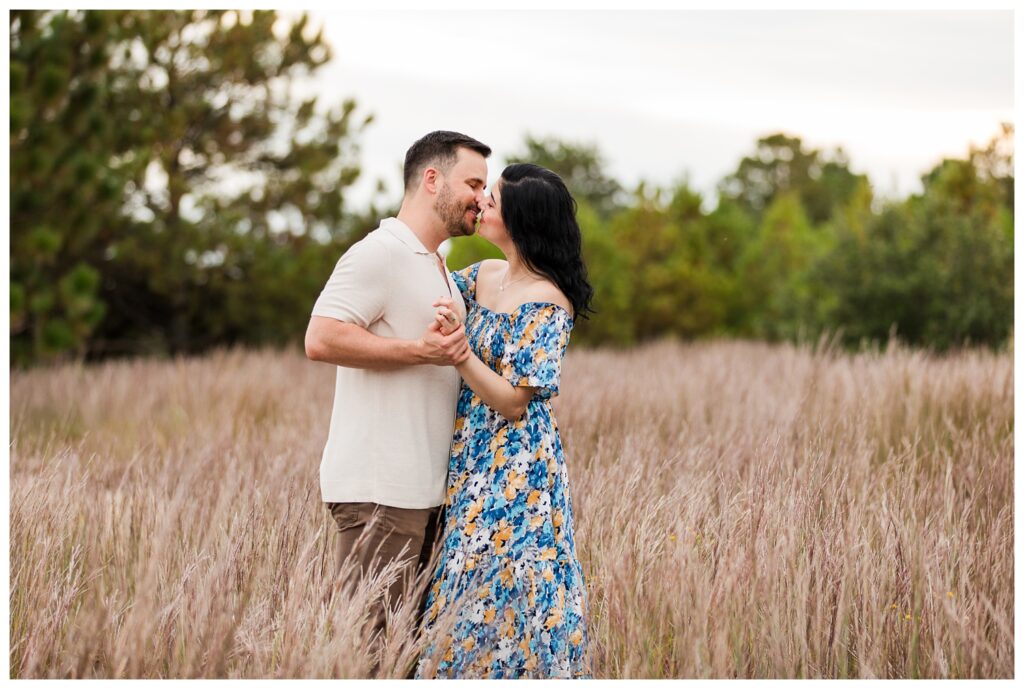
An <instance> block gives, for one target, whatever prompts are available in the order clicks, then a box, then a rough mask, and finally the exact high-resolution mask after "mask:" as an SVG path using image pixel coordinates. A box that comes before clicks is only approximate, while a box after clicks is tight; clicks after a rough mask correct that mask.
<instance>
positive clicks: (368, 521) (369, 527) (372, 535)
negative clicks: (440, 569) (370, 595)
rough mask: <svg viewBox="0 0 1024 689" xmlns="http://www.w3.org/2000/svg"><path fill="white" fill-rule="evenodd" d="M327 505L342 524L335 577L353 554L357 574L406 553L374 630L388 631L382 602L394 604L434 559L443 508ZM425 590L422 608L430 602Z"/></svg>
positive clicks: (372, 570)
mask: <svg viewBox="0 0 1024 689" xmlns="http://www.w3.org/2000/svg"><path fill="white" fill-rule="evenodd" d="M327 509H329V510H330V511H331V516H332V517H334V522H335V524H337V527H338V546H337V551H336V552H337V560H336V563H335V578H337V574H338V573H339V572H340V571H341V568H342V565H344V563H345V562H346V560H348V559H349V558H355V559H356V561H357V562H358V566H357V567H355V568H354V569H353V573H354V574H355V575H357V576H362V575H365V574H367V573H369V574H376V573H377V572H380V571H381V570H382V569H383V568H384V567H385V566H386V565H387V564H388V563H390V562H392V561H394V560H397V559H398V558H399V556H401V558H402V562H403V564H404V566H403V568H402V576H400V577H399V578H398V579H397V580H396V581H395V582H394V583H393V584H391V586H390V587H389V588H388V590H387V592H386V595H385V598H384V600H383V601H382V602H381V605H380V606H379V607H378V609H377V610H376V611H375V621H374V630H375V631H377V632H383V630H384V620H385V616H384V608H383V606H384V605H387V606H388V607H390V608H392V609H393V608H394V606H395V605H396V604H397V603H398V601H400V600H401V599H402V596H403V595H404V594H405V591H406V588H407V587H408V586H409V585H410V583H411V581H412V580H413V579H414V578H415V577H416V576H417V575H418V574H419V573H420V572H422V571H423V570H424V569H425V568H426V566H427V564H428V563H429V562H430V556H431V553H432V552H433V549H434V541H435V538H436V537H437V533H438V528H437V525H438V521H439V513H440V511H441V508H440V507H430V508H427V509H421V510H416V509H405V508H401V507H391V506H389V505H378V504H376V503H373V502H329V503H327ZM403 549H404V553H403ZM425 593H426V592H424V596H423V599H421V600H420V601H419V607H418V609H419V610H422V608H423V604H424V603H425V602H426V600H425V599H426V596H425Z"/></svg>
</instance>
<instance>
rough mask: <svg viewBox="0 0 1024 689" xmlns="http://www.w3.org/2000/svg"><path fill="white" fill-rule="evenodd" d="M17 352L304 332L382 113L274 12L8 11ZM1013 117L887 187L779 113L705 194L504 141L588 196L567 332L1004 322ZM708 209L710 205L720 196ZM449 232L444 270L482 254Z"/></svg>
mask: <svg viewBox="0 0 1024 689" xmlns="http://www.w3.org/2000/svg"><path fill="white" fill-rule="evenodd" d="M10 35H11V47H10V51H11V67H10V76H11V79H10V83H11V87H10V93H11V98H10V107H11V116H10V132H11V139H10V152H11V156H10V170H11V182H10V185H11V186H10V191H11V194H10V197H11V216H10V223H11V244H10V248H11V275H10V294H11V305H10V314H11V333H10V335H11V340H10V341H11V354H12V361H13V362H14V363H15V364H16V365H28V364H33V363H43V362H48V361H53V360H58V359H62V358H68V357H75V358H83V357H85V358H102V357H107V356H122V355H138V354H178V353H196V352H201V351H203V350H205V349H208V348H210V347H213V346H221V345H271V344H273V345H284V344H287V343H292V342H300V341H301V339H302V334H303V332H304V330H305V325H306V323H307V321H308V317H309V311H310V308H311V306H312V303H313V301H314V300H315V299H316V296H317V295H318V294H319V291H320V289H321V288H322V286H323V284H324V282H325V281H326V279H327V277H328V276H329V275H330V272H331V270H332V268H333V266H334V263H335V262H336V261H337V259H338V257H339V256H340V255H341V254H342V253H343V252H344V251H345V250H346V249H347V248H348V247H349V246H350V245H351V244H352V243H354V242H355V241H357V240H358V239H360V238H361V237H362V236H364V235H365V234H366V233H367V232H369V231H371V230H372V229H374V228H375V227H376V225H377V222H378V220H379V219H380V218H381V217H384V216H386V215H389V214H393V213H394V212H395V211H396V209H397V207H396V204H397V199H390V200H388V201H378V200H376V199H380V198H386V196H387V195H386V193H385V191H386V190H384V189H383V188H381V189H380V192H381V193H380V194H379V195H378V196H377V197H375V200H374V201H371V202H370V203H369V204H367V206H366V207H364V208H351V207H349V205H347V204H346V199H345V196H346V190H347V189H348V188H349V187H350V186H351V185H352V184H353V183H354V182H355V181H356V179H357V178H358V176H359V173H360V169H359V163H358V158H359V137H360V135H361V133H362V132H363V131H364V130H365V128H366V127H368V126H370V125H371V124H372V116H370V115H368V114H365V113H362V112H360V111H359V108H358V106H357V104H356V103H355V102H354V101H353V100H351V99H350V100H346V101H344V102H343V103H341V104H340V105H337V106H334V107H327V106H325V105H324V103H323V102H322V99H318V98H315V97H311V98H308V99H305V100H303V99H298V98H296V97H294V95H293V92H294V90H295V87H296V84H298V82H299V81H301V80H302V79H303V78H305V77H307V76H308V75H310V74H312V73H313V72H315V71H316V70H317V69H318V68H320V67H321V66H322V65H324V64H325V63H326V62H328V61H329V60H330V59H331V54H332V52H331V47H330V46H329V45H328V44H327V43H326V42H325V41H324V38H323V36H322V34H320V33H319V32H318V31H316V30H314V29H313V27H312V26H311V25H310V23H309V22H308V20H307V19H306V18H305V17H302V18H300V19H298V20H296V21H293V22H290V23H288V22H285V21H283V20H282V18H281V17H279V16H278V15H277V14H276V13H274V12H272V11H251V12H237V11H206V10H196V11H133V10H124V11H121V10H118V11H75V12H66V11H23V10H14V11H12V12H11V13H10ZM1012 156H1013V130H1012V128H1011V127H1010V126H1009V125H1004V126H1003V128H1002V131H1001V132H1000V133H999V134H998V135H997V136H996V137H994V138H993V139H992V141H991V142H990V143H989V144H988V145H987V146H986V147H983V148H978V149H974V148H972V149H970V150H969V151H968V152H967V153H966V155H965V157H964V158H962V159H950V160H944V161H942V162H941V163H940V164H938V165H937V166H936V167H935V168H934V169H933V170H931V171H929V172H928V173H926V174H925V175H924V176H923V178H922V182H923V190H922V192H921V193H919V194H915V195H912V196H910V197H909V198H906V199H899V200H886V199H879V198H876V197H875V195H874V193H873V189H872V186H871V184H870V181H869V180H868V179H867V177H866V176H864V175H862V174H858V173H856V172H854V171H853V170H852V169H851V167H850V163H849V160H848V158H847V156H846V155H845V153H844V152H843V151H841V150H832V151H820V150H815V149H812V148H809V147H807V146H806V145H805V144H804V143H803V142H802V141H801V140H800V138H798V137H795V136H791V135H786V134H773V135H771V136H766V137H764V138H762V139H760V140H758V141H757V142H756V143H755V144H754V146H753V150H752V151H751V152H750V155H749V156H747V157H744V158H743V159H742V160H741V161H740V162H739V164H738V166H737V169H736V170H735V172H733V173H732V174H730V175H728V176H727V177H726V178H725V179H724V180H722V183H721V184H720V186H719V189H718V193H717V198H716V199H708V198H704V197H703V196H702V195H701V194H699V193H697V192H696V191H694V190H693V189H692V188H691V187H690V186H689V185H688V184H687V183H686V182H685V181H683V182H680V183H678V184H676V185H674V186H671V187H669V188H652V187H649V186H648V185H645V184H640V185H638V186H637V187H636V188H634V189H631V190H627V189H625V188H624V187H623V186H622V185H621V184H620V183H619V182H618V181H617V180H615V179H613V178H612V177H610V176H609V175H608V174H607V173H606V171H605V164H604V161H603V159H602V156H601V153H600V151H599V150H598V149H597V148H596V146H594V145H592V144H586V143H579V142H567V141H560V140H557V139H550V138H548V139H545V138H535V137H532V136H527V137H526V140H525V141H524V145H523V149H522V150H521V151H520V152H519V154H518V155H517V156H515V158H514V159H516V160H528V161H531V162H535V163H538V164H540V165H544V166H546V167H549V168H551V169H553V170H555V171H556V172H558V173H559V174H561V175H562V176H563V177H564V178H565V179H566V181H567V183H568V185H569V187H570V189H571V190H572V191H573V193H574V195H575V197H576V198H577V200H578V202H579V219H580V224H581V228H582V230H583V234H584V251H585V254H586V259H587V263H588V267H589V270H590V275H591V279H592V282H593V284H594V286H595V288H596V300H595V306H596V308H597V309H598V313H597V314H595V315H594V316H593V317H592V319H591V320H589V321H581V322H580V323H579V324H578V326H577V329H576V333H575V334H574V338H576V339H577V340H578V341H581V342H585V343H590V344H612V345H629V344H633V343H637V342H643V341H646V340H650V339H652V338H658V337H665V336H675V337H680V338H687V339H690V338H701V337H745V338H763V339H770V340H780V339H793V338H805V337H817V336H819V335H820V334H822V333H836V334H838V335H839V336H840V338H841V339H842V341H844V342H846V343H848V344H849V345H851V346H857V345H860V344H861V343H862V342H865V341H885V340H886V339H887V338H889V337H890V336H892V335H893V334H895V335H896V336H897V337H899V338H900V339H902V340H904V341H906V342H909V343H911V344H915V345H920V346H927V347H932V348H936V349H946V348H949V347H954V346H960V345H964V344H984V345H989V346H1001V345H1003V344H1004V343H1006V341H1007V338H1008V337H1011V336H1012V330H1011V328H1012V305H1013V273H1012V268H1013V166H1012ZM712 206H713V207H712ZM492 255H494V254H493V250H492V249H491V248H490V247H489V246H487V245H486V243H484V242H483V240H480V239H479V238H468V239H464V240H456V241H455V242H453V246H452V249H451V254H450V256H449V259H448V260H449V265H450V266H451V267H453V268H457V267H460V266H462V265H466V264H468V263H470V262H472V261H474V260H479V259H480V258H483V257H487V256H492Z"/></svg>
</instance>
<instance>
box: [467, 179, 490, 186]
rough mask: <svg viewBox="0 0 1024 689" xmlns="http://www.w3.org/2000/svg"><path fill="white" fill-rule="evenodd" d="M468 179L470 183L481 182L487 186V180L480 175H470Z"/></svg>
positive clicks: (480, 183)
mask: <svg viewBox="0 0 1024 689" xmlns="http://www.w3.org/2000/svg"><path fill="white" fill-rule="evenodd" d="M467 181H468V182H469V183H470V184H474V183H475V184H479V185H481V186H487V182H485V181H484V180H482V179H480V178H479V177H470V178H469V179H468V180H467Z"/></svg>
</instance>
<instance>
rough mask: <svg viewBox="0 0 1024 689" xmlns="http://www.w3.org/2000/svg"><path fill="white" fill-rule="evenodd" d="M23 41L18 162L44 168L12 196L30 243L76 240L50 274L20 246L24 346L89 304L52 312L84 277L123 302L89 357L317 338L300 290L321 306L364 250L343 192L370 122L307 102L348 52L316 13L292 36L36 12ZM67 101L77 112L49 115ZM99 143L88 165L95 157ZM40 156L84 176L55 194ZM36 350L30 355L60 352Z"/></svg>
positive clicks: (262, 19)
mask: <svg viewBox="0 0 1024 689" xmlns="http://www.w3.org/2000/svg"><path fill="white" fill-rule="evenodd" d="M11 33H12V48H11V50H12V74H16V73H17V74H18V75H19V76H18V77H17V79H15V80H13V81H15V82H17V84H18V85H19V89H18V90H17V97H13V96H12V103H14V102H17V106H16V107H13V108H12V110H14V111H16V112H17V113H19V114H18V115H17V116H12V155H11V158H12V167H13V168H15V169H17V168H20V167H22V166H24V167H29V168H30V169H31V166H32V165H35V166H36V167H37V168H39V169H38V170H36V175H35V177H34V178H31V179H29V178H25V179H24V180H23V179H22V178H19V177H18V176H17V175H14V174H12V180H16V181H13V182H12V191H15V189H14V187H15V186H19V187H20V186H23V188H18V189H17V193H14V194H12V208H13V209H14V213H13V214H12V216H13V217H12V220H13V221H12V226H13V227H12V234H13V235H14V236H16V237H18V238H22V237H29V236H32V235H33V234H35V235H36V236H37V237H40V236H41V237H43V239H44V240H45V239H46V237H47V235H46V234H45V231H49V232H51V233H52V234H53V236H55V237H57V238H58V240H57V241H56V242H53V241H49V242H48V241H36V244H37V245H40V246H42V247H43V248H47V247H52V246H53V245H54V244H55V243H56V244H57V246H58V247H59V248H58V249H56V256H55V258H54V259H53V260H52V265H53V267H52V268H47V269H45V270H41V269H40V268H39V266H40V265H43V264H42V263H41V260H42V259H40V258H36V260H35V261H34V262H30V261H29V260H25V259H28V258H29V257H32V256H36V257H39V256H41V255H42V254H41V253H40V251H36V252H35V254H33V253H32V251H31V247H32V246H34V245H33V244H32V243H31V242H30V241H28V240H27V239H26V240H23V241H20V242H18V243H16V248H15V249H14V253H15V254H16V255H17V256H18V261H17V263H18V264H19V265H18V268H17V270H15V269H13V268H12V315H15V314H16V315H17V316H18V318H12V323H15V322H16V323H17V324H18V325H17V327H18V330H15V329H14V328H13V327H12V337H14V338H15V339H16V340H26V341H33V340H34V339H38V336H37V335H36V333H37V332H38V331H40V330H41V329H42V330H43V331H44V332H45V328H46V327H47V326H46V322H47V321H48V320H53V318H52V317H51V315H52V314H56V316H58V317H59V316H62V315H63V314H65V313H68V312H71V311H72V310H73V309H71V308H70V307H69V306H67V305H66V304H58V305H56V306H52V307H50V306H47V304H49V303H54V302H55V300H52V299H51V300H46V299H44V298H43V297H44V296H45V292H44V291H41V290H40V285H46V284H60V283H59V280H54V279H53V277H54V276H55V275H61V274H70V271H71V270H72V269H74V270H77V273H75V275H76V277H75V279H74V280H69V281H68V286H69V287H68V289H77V290H84V289H92V290H93V292H92V293H91V294H90V298H92V299H94V300H95V301H96V302H97V303H104V302H105V303H106V304H107V305H108V306H109V307H111V308H108V309H107V313H108V315H107V317H106V318H104V319H102V320H100V319H99V318H97V317H96V315H95V312H90V313H91V314H92V315H91V316H90V320H89V321H88V322H89V324H90V327H89V328H88V329H85V328H80V329H79V330H78V334H79V338H78V339H77V340H76V343H75V344H76V345H77V346H78V347H79V349H80V348H81V347H82V346H83V343H85V342H86V341H88V344H89V345H90V348H91V349H92V350H93V351H99V352H103V351H119V350H120V349H122V347H123V348H124V350H125V351H132V350H134V349H135V348H136V346H137V345H136V344H134V343H138V342H149V343H150V345H151V347H152V348H153V349H157V350H169V351H174V352H178V351H192V350H196V349H199V348H202V347H204V346H208V345H210V344H212V343H215V342H234V341H247V342H265V341H281V340H282V339H286V338H287V339H292V338H294V337H295V334H296V331H298V332H299V333H301V329H302V327H303V326H304V321H305V319H306V318H307V317H308V303H300V301H298V298H299V296H300V294H299V293H301V297H302V302H309V303H311V300H312V299H313V298H315V296H316V290H317V289H318V288H319V286H322V281H323V279H325V278H326V274H328V273H329V272H330V266H331V265H333V262H334V261H335V260H336V259H337V255H338V253H339V252H340V251H341V250H343V249H344V247H345V246H347V243H348V242H349V241H350V236H348V235H347V234H345V233H344V232H343V230H344V229H345V228H346V223H345V215H346V213H345V208H344V205H343V196H342V195H343V191H344V189H345V188H346V187H347V186H348V185H350V184H351V183H352V182H353V181H354V180H355V179H356V177H357V175H358V173H359V169H358V167H357V166H356V165H355V164H354V160H355V155H356V152H357V151H356V147H355V143H354V136H355V135H356V134H357V133H358V132H359V131H360V130H361V128H362V127H364V126H365V125H366V124H367V123H368V122H369V118H364V119H362V121H361V122H357V121H356V118H355V103H354V102H352V101H346V102H344V103H343V104H342V105H341V106H339V107H337V108H335V109H327V108H324V107H322V105H321V104H320V103H319V102H318V100H317V99H316V98H308V99H305V100H301V99H297V98H295V97H294V95H293V94H294V90H295V88H296V87H297V85H298V82H299V81H300V80H301V79H302V78H303V77H305V76H308V75H309V74H311V73H312V72H313V71H315V70H316V69H317V68H319V67H320V66H321V65H323V64H324V63H325V62H327V61H328V60H329V59H330V56H331V51H330V48H329V46H328V45H327V44H326V43H325V42H324V40H323V36H322V35H321V34H320V33H319V32H314V31H312V30H311V27H310V26H309V25H308V22H307V20H306V18H305V17H304V16H303V17H302V18H300V19H299V20H298V21H296V22H294V23H292V24H291V25H289V24H288V23H287V22H285V21H284V20H282V19H281V18H280V17H278V16H277V14H276V13H274V12H266V11H254V12H234V11H223V12H222V11H205V10H196V11H175V12H165V11H150V12H145V11H123V12H121V11H119V12H96V11H88V12H73V13H69V12H47V13H20V14H19V15H18V16H16V17H14V16H13V15H12V23H11ZM78 36H85V37H88V40H87V41H86V40H85V39H76V38H75V37H78ZM83 55H85V56H87V57H88V59H84V58H83V57H82V56H83ZM50 63H55V64H57V65H60V70H63V71H60V70H58V69H56V68H53V67H51V66H49V65H50ZM44 75H48V76H44ZM47 85H48V86H47ZM47 89H49V90H47ZM12 92H14V88H13V86H12ZM51 92H52V93H51ZM79 93H81V94H95V95H94V96H93V98H94V100H93V101H88V102H90V103H94V106H93V107H91V108H83V107H81V106H80V105H79V101H82V100H86V98H85V96H84V95H77V96H76V94H79ZM54 94H56V96H54ZM54 98H57V100H56V103H57V106H59V107H57V108H56V109H57V112H56V114H54V115H50V116H47V114H48V110H47V108H50V109H54V108H55V106H54V105H52V103H53V102H54ZM40 114H41V115H43V116H42V117H40ZM80 121H82V122H86V123H91V124H97V125H98V126H97V127H96V128H95V129H94V128H93V127H92V126H89V127H88V130H89V132H94V131H95V132H96V133H92V134H90V136H91V137H92V138H91V139H89V141H91V142H92V143H91V145H89V146H82V145H81V143H80V142H79V140H78V139H77V138H76V137H75V135H74V132H75V131H76V130H75V126H76V124H75V123H78V122H80ZM69 123H70V124H69ZM77 126H78V128H79V130H82V129H83V128H84V127H85V125H82V124H79V125H77ZM69 131H70V132H72V134H71V135H68V134H66V133H67V132H69ZM83 149H84V150H85V151H86V152H87V153H88V158H87V159H86V160H85V161H84V162H82V161H77V158H80V157H81V155H83V154H81V153H80V151H81V150H83ZM76 154H77V158H76ZM39 160H43V161H47V160H53V161H57V162H58V163H60V164H62V165H64V166H65V167H64V168H62V169H66V170H68V173H67V175H68V176H69V177H71V178H72V179H73V182H70V183H69V184H68V185H67V187H63V186H61V187H54V186H47V185H39V184H38V183H37V182H38V180H40V179H46V178H48V177H49V176H50V175H51V174H52V172H48V170H47V169H46V166H45V165H39V164H38V161H39ZM72 160H76V162H71V161H72ZM34 161H35V162H34ZM51 167H52V165H51ZM72 172H73V173H74V174H72ZM104 182H105V186H104ZM82 187H84V188H85V189H86V192H83V191H82ZM92 187H98V188H100V189H105V190H107V193H109V194H110V197H111V198H110V200H109V202H108V203H107V204H106V205H105V206H100V207H97V206H96V205H95V204H94V203H92V202H91V195H90V193H89V192H88V190H89V189H90V188H92ZM55 208H57V209H60V212H59V213H58V212H56V211H54V210H53V209H55ZM47 213H49V214H50V215H51V216H53V217H52V218H48V216H47ZM79 218H85V219H86V222H85V223H84V227H85V229H86V231H82V229H81V228H82V227H83V223H79V222H78V219H79ZM90 219H91V222H92V225H90V224H89V220H90ZM39 228H43V230H44V232H43V233H42V234H41V233H40V230H39ZM311 242H313V243H314V244H318V245H319V246H318V247H311V246H310V243H311ZM23 246H28V247H29V250H24V249H23ZM317 249H319V250H317ZM47 250H49V251H51V252H52V251H54V250H53V249H47ZM23 256H24V257H25V259H23V258H22V257H23ZM22 263H24V264H25V265H24V267H23V266H22V265H21V264H22ZM76 266H84V268H83V267H78V268H75V267H76ZM33 267H35V270H36V273H37V274H40V275H41V278H40V279H39V280H37V282H35V283H33V282H31V277H30V276H31V274H32V268H33ZM90 278H92V279H90ZM100 278H101V279H100ZM289 278H291V279H293V280H294V281H293V282H289V281H288V279H289ZM318 283H320V284H319V285H318ZM16 286H17V289H16V288H15V287H16ZM41 295H42V296H41ZM289 295H290V296H289ZM82 303H84V302H82ZM33 304H37V305H41V306H43V307H46V308H43V309H41V313H43V314H44V315H45V316H46V317H45V318H40V317H35V318H33V316H32V314H33V313H34V312H33V311H32V308H31V307H32V305H33ZM26 305H27V306H26ZM275 307H276V310H275ZM83 308H84V306H81V304H80V305H79V307H78V310H79V311H81V310H82V309H83ZM38 311H39V310H38V309H37V312H38ZM49 327H50V328H51V329H52V326H49ZM23 333H24V334H25V335H26V336H25V337H22V334H23ZM29 333H31V334H32V336H31V337H29V336H28V334H29ZM122 343H132V344H129V345H127V346H124V345H122ZM24 344H25V346H23V348H22V349H23V351H24V352H26V354H31V355H32V356H35V357H41V356H43V355H44V354H45V352H44V351H43V350H42V348H40V347H39V346H37V345H35V344H33V345H31V346H29V345H28V344H27V342H26V343H24ZM67 345H68V343H67V342H66V341H65V342H63V343H62V345H61V346H58V347H56V348H53V349H52V350H51V351H54V352H56V351H61V350H62V349H64V350H66V349H67V348H68V346H67Z"/></svg>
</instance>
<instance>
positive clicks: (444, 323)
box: [433, 297, 460, 335]
mask: <svg viewBox="0 0 1024 689" xmlns="http://www.w3.org/2000/svg"><path fill="white" fill-rule="evenodd" d="M433 305H434V306H436V307H438V308H437V314H436V315H435V316H434V317H435V318H436V319H437V323H438V326H439V327H440V328H441V334H442V335H449V334H451V333H452V332H454V331H455V330H456V329H457V328H458V327H459V324H460V321H459V314H457V313H455V302H453V301H452V300H451V299H449V298H448V297H439V298H438V300H437V301H435V302H434V304H433Z"/></svg>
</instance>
